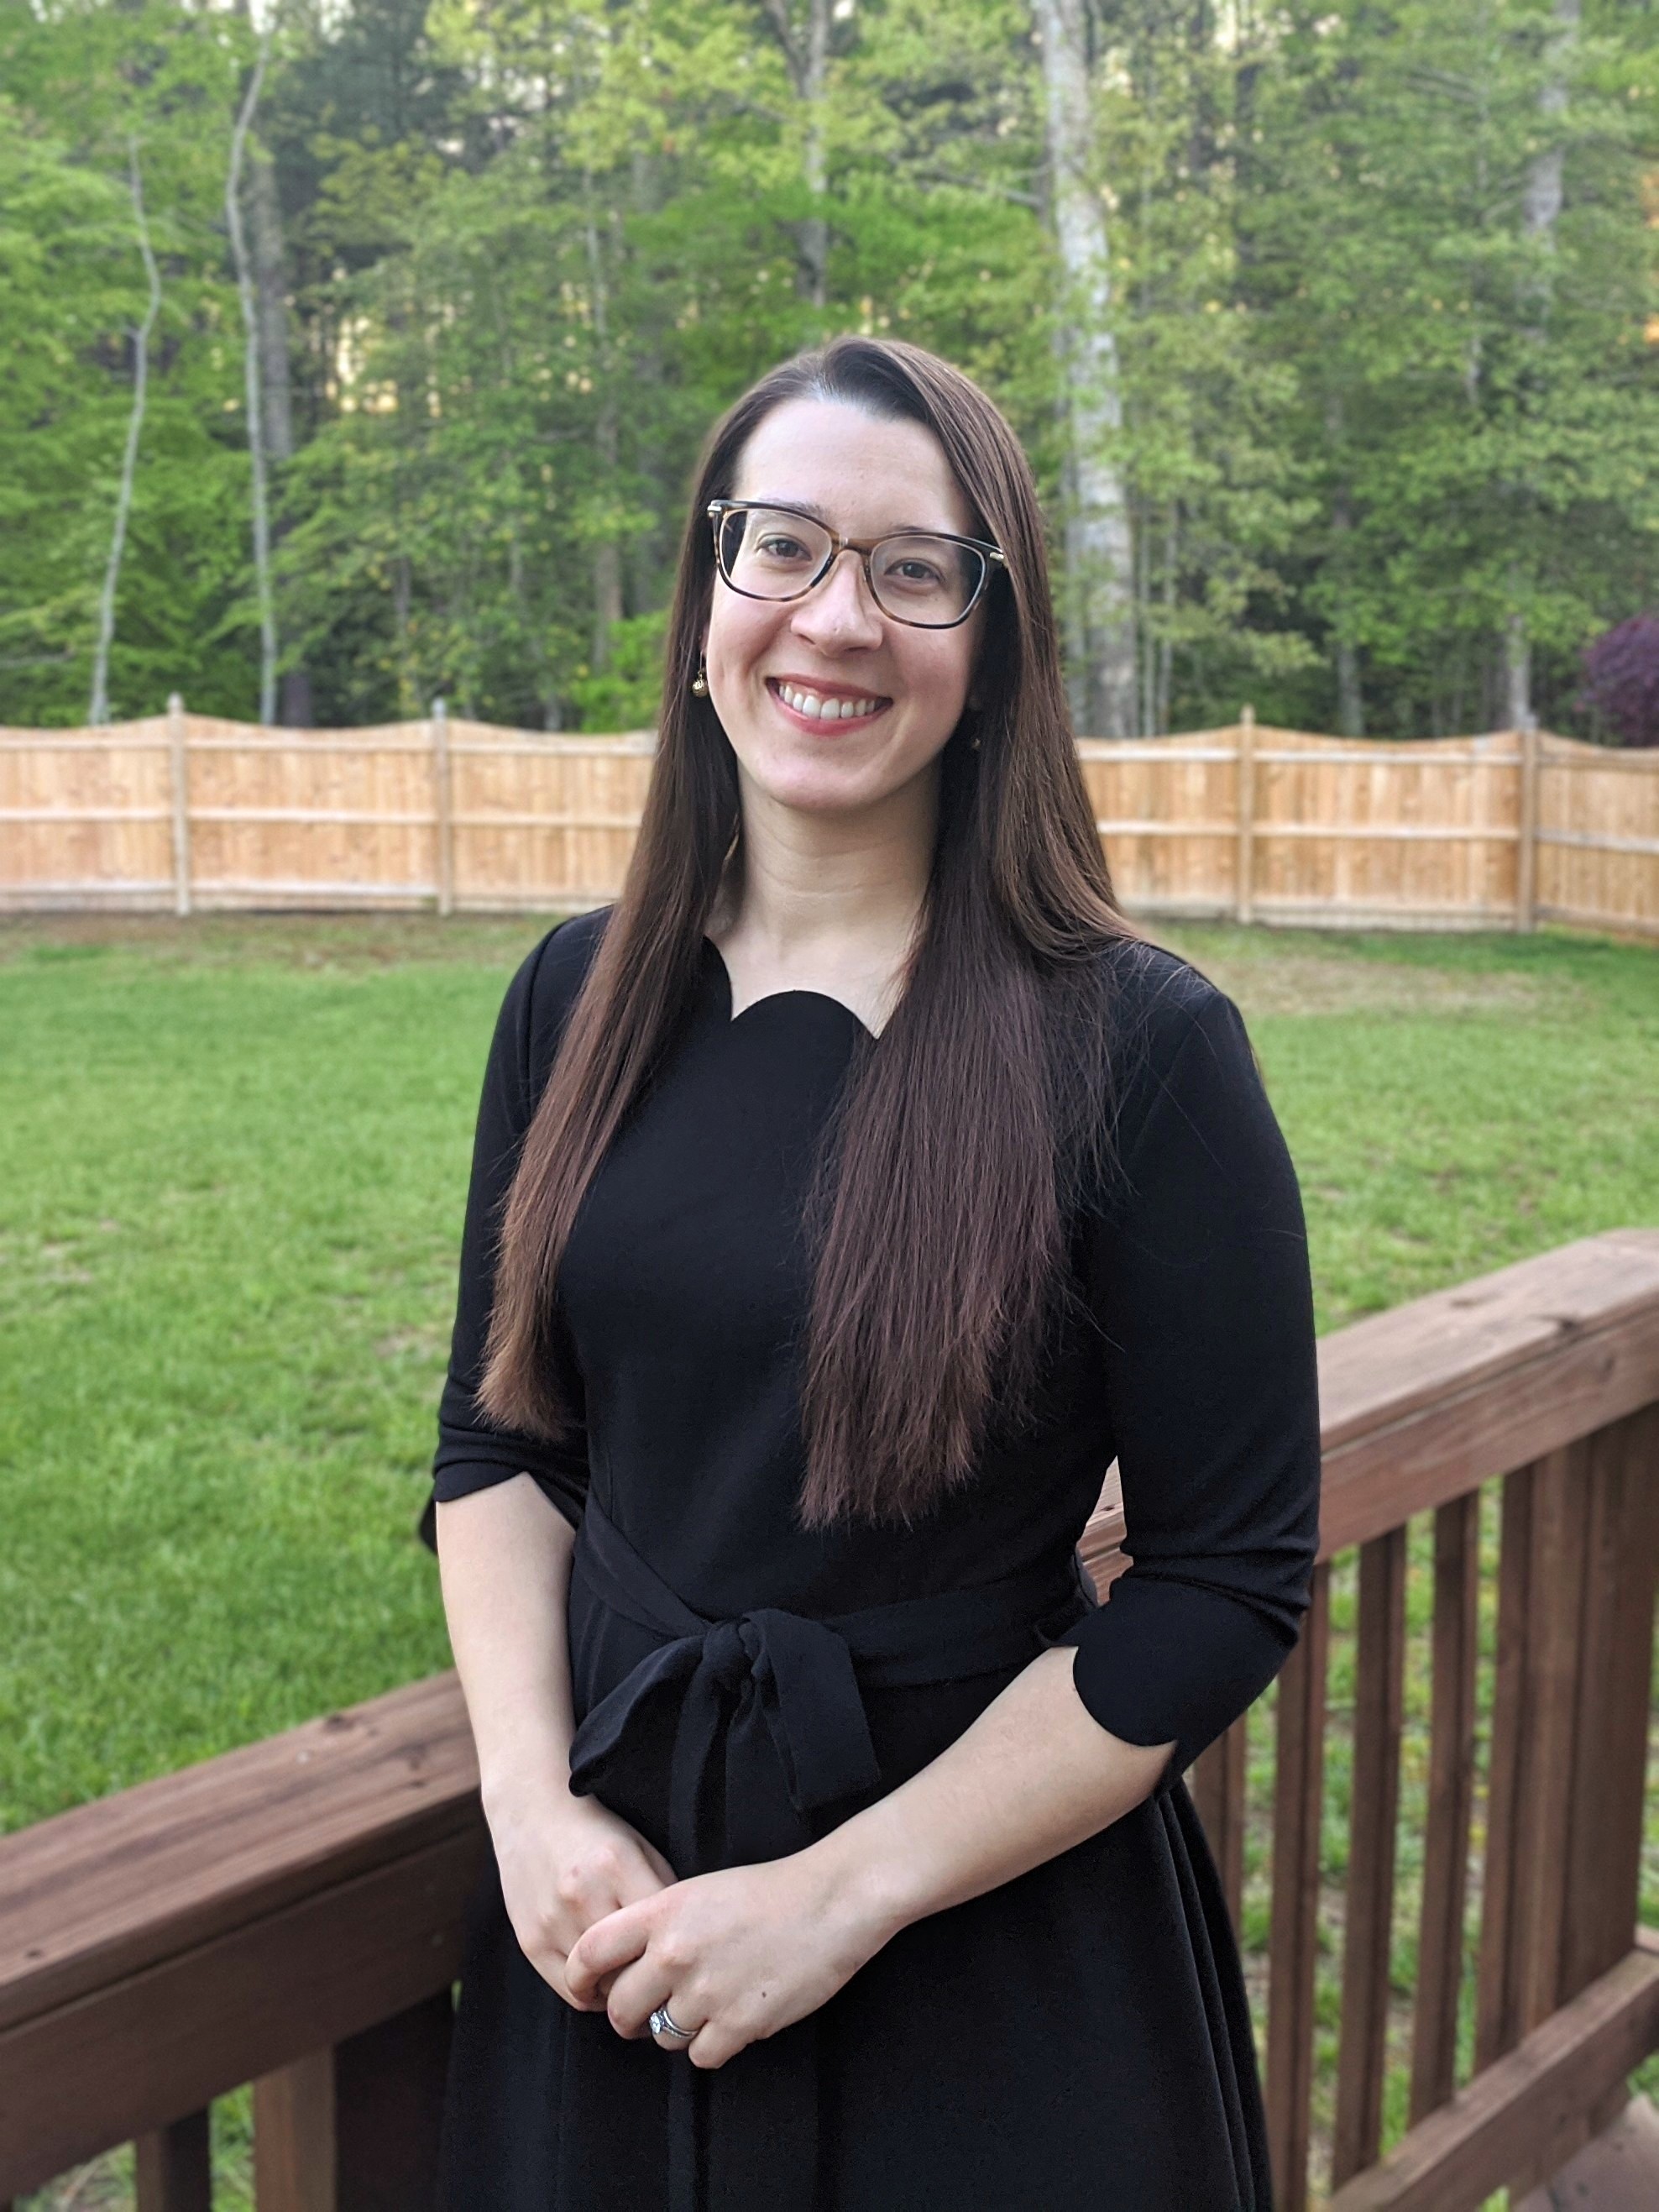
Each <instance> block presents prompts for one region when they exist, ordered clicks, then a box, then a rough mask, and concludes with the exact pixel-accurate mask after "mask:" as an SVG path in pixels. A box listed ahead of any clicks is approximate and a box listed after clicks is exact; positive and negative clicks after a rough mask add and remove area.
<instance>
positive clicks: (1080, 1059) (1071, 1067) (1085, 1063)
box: [479, 337, 1136, 1528]
mask: <svg viewBox="0 0 1659 2212" xmlns="http://www.w3.org/2000/svg"><path fill="white" fill-rule="evenodd" d="M795 398H823V399H830V400H838V401H842V402H848V403H850V404H854V405H856V406H858V407H860V408H862V409H864V410H866V411H867V412H869V413H871V414H873V415H876V416H883V417H886V418H896V419H902V420H906V421H910V422H919V423H921V425H922V426H923V427H924V428H927V429H928V430H931V431H932V432H933V435H934V436H935V437H936V438H937V439H938V440H939V444H940V445H941V447H943V448H944V451H945V458H946V459H947V460H948V461H949V463H950V465H951V470H952V471H953V472H954V474H955V477H956V479H957V483H958V484H959V485H960V486H961V489H962V490H963V494H964V495H965V496H966V498H967V501H968V502H969V506H970V507H971V508H972V509H973V511H974V514H975V525H974V526H975V530H976V531H977V532H981V533H982V534H983V535H985V536H987V537H988V538H993V539H994V541H995V542H996V543H997V544H999V545H1000V547H1001V548H1002V550H1003V552H1004V553H1005V555H1006V560H1007V566H1006V570H1005V571H1004V572H1002V573H1001V574H999V575H998V576H997V579H996V580H995V582H994V584H993V586H991V591H990V598H989V603H988V606H987V614H986V619H985V624H984V629H983V632H982V635H981V648H980V653H979V659H978V665H977V670H976V678H975V695H976V697H977V699H978V705H977V706H976V707H975V708H969V709H967V710H965V711H964V713H963V717H962V720H961V721H960V722H959V723H958V725H957V728H956V729H955V730H954V731H953V732H952V733H951V737H950V738H949V739H948V741H947V742H946V744H945V749H944V751H943V754H942V756H941V757H940V764H939V765H940V781H939V819H938V830H937V836H936V840H935V844H934V850H933V861H932V867H931V873H930V878H929V882H928V885H927V894H926V896H925V900H924V903H923V909H922V914H921V920H920V924H919V927H918V930H917V933H916V936H915V943H914V949H913V951H912V953H911V955H910V958H909V961H908V966H907V970H906V975H905V984H904V989H903V992H902V996H901V998H900V1000H899V1001H898V1004H897V1006H896V1008H895V1009H894V1011H893V1012H892V1014H891V1016H890V1018H889V1020H888V1022H887V1023H886V1024H885V1026H884V1029H883V1030H882V1034H881V1036H880V1038H879V1040H875V1039H872V1038H870V1037H869V1036H867V1034H866V1035H865V1036H862V1037H861V1038H860V1041H859V1042H858V1043H857V1045H856V1046H855V1048H854V1058H853V1062H852V1065H851V1066H850V1067H849V1070H848V1081H847V1084H846V1085H845V1086H844V1088H843V1091H842V1096H841V1100H840V1103H839V1107H838V1109H837V1111H836V1114H835V1115H834V1116H833V1117H832V1121H831V1126H830V1127H829V1129H828V1130H827V1131H826V1133H825V1139H824V1143H823V1149H822V1152H821V1154H820V1157H819V1160H818V1163H817V1171H816V1176H815V1179H814V1182H813V1186H812V1189H811V1194H810V1195H809V1199H808V1205H807V1224H806V1225H807V1231H808V1236H809V1249H810V1250H811V1258H812V1268H813V1274H812V1295H811V1307H810V1314H809V1318H808V1322H807V1328H806V1334H805V1343H804V1346H803V1347H802V1353H803V1357H802V1371H801V1382H800V1404H801V1421H802V1432H803V1441H804V1444H805V1460H806V1477H805V1485H804V1487H803V1490H802V1492H801V1497H800V1499H799V1506H798V1512H799V1518H800V1521H801V1523H802V1525H803V1526H805V1527H807V1528H822V1527H825V1526H827V1525H828V1524H829V1523H830V1522H833V1521H835V1520H836V1519H837V1518H840V1517H842V1516H857V1517H863V1518H869V1519H872V1520H876V1521H899V1522H909V1521H912V1520H914V1519H915V1518H916V1517H918V1516H921V1514H923V1513H925V1512H926V1511H927V1509H928V1508H929V1507H930V1506H931V1505H933V1504H934V1503H935V1502H936V1501H937V1500H938V1499H939V1498H941V1497H943V1496H944V1494H945V1492H947V1491H949V1490H951V1489H952V1488H954V1487H955V1486H957V1485H958V1484H960V1483H962V1482H963V1481H965V1480H968V1479H969V1476H970V1475H971V1474H972V1472H973V1468H974V1465H975V1455H976V1452H977V1451H978V1449H980V1447H981V1444H982V1442H983V1440H984V1437H985V1434H986V1431H987V1423H988V1421H989V1419H990V1417H991V1414H992V1412H993V1408H994V1407H996V1409H997V1410H998V1412H999V1413H1000V1415H1001V1416H1002V1417H1003V1418H1004V1419H1018V1418H1019V1417H1020V1415H1021V1414H1022V1413H1023V1412H1024V1411H1025V1410H1026V1409H1028V1408H1029V1407H1031V1406H1032V1405H1034V1404H1035V1403H1036V1397H1035V1394H1036V1391H1037V1390H1038V1389H1039V1388H1040V1385H1041V1381H1042V1352H1043V1346H1044V1343H1045V1341H1046V1338H1047V1331H1048V1328H1049V1326H1050V1324H1051V1322H1052V1320H1053V1318H1054V1314H1055V1311H1056V1310H1057V1302H1058V1304H1065V1303H1066V1301H1068V1300H1069V1299H1070V1297H1072V1295H1073V1293H1072V1291H1071V1290H1070V1289H1069V1287H1068V1285H1067V1281H1066V1275H1067V1270H1066V1259H1067V1227H1066V1221H1067V1212H1068V1209H1069V1207H1070V1206H1072V1204H1073V1202H1074V1201H1075V1200H1076V1199H1077V1197H1078V1195H1079V1192H1080V1191H1081V1190H1082V1189H1083V1188H1084V1187H1085V1184H1087V1183H1090V1182H1092V1181H1093V1180H1094V1179H1095V1178H1096V1177H1097V1176H1098V1175H1099V1174H1100V1173H1101V1172H1102V1171H1103V1170H1105V1169H1108V1168H1109V1165H1110V1152H1111V1147H1110V1135H1109V1132H1110V1126H1111V1121H1112V1114H1113V1093H1114V1082H1115V1073H1116V1065H1115V1062H1116V1054H1115V1050H1114V1049H1113V1048H1112V1045H1111V1042H1110V1035H1111V1030H1112V1024H1111V1021H1110V1019H1109V1015H1110V1011H1111V1006H1110V1001H1111V990H1110V986H1109V963H1108V962H1107V961H1105V960H1104V959H1103V957H1101V956H1102V953H1103V951H1104V949H1105V947H1106V946H1107V945H1109V944H1110V943H1112V942H1115V941H1116V940H1119V939H1125V938H1132V937H1133V936H1135V934H1136V933H1135V932H1134V931H1133V929H1132V927H1130V925H1129V924H1128V923H1127V921H1125V920H1124V918H1123V916H1122V915H1121V912H1120V911H1119V908H1118V906H1117V903H1116V901H1115V898H1114V896H1113V893H1112V886H1111V879H1110V877H1109V874H1108V872H1107V867H1106V862H1105V860H1104V857H1103V854H1102V852H1101V847H1100V839H1099V837H1098V836H1097V833H1096V829H1095V825H1094V818H1093V810H1092V808H1091V805H1090V804H1089V799H1088V796H1087V793H1086V792H1085V788H1084V783H1083V778H1082V775H1081V772H1080V770H1079V766H1078V759H1077V754H1076V750H1075V748H1074V746H1073V736H1072V730H1071V726H1070V723H1069V720H1068V718H1067V714H1066V696H1065V690H1064V687H1063V684H1062V680H1061V675H1060V656H1059V649H1058V644H1057V641H1056V637H1055V632H1054V611H1053V605H1052V602H1051V599H1050V595H1049V587H1048V562H1047V558H1046V556H1045V552H1044V548H1043V538H1042V517H1041V514H1040V512H1039V509H1038V505H1037V499H1036V487H1035V485H1034V483H1033V482H1032V480H1031V473H1030V468H1029V466H1028V465H1027V463H1026V459H1025V456H1024V453H1023V452H1022V451H1021V449H1020V446H1019V442H1018V439H1017V438H1016V437H1015V436H1014V434H1013V432H1012V430H1011V429H1010V428H1009V426H1008V424H1007V423H1006V421H1005V420H1004V419H1003V417H1002V416H1001V415H1000V413H999V411H998V410H997V409H996V407H995V406H994V404H992V402H991V401H990V400H989V399H987V398H986V397H985V395H984V393H983V392H981V391H980V390H979V388H978V387H977V386H975V384H973V383H971V382H970V381H969V379H968V378H967V377H965V376H963V374H961V372H960V371H959V370H957V369H955V368H951V366H950V364H949V363H948V362H944V361H941V360H939V358H938V357H937V356H934V355H933V354H929V353H925V352H923V351H922V350H921V349H920V348H919V347H916V346H912V345H906V344H902V343H899V342H897V341H896V340H890V339H879V338H866V337H842V338H838V339H836V340H835V341H834V343H831V344H829V345H827V346H824V347H823V348H822V349H818V350H816V351H813V352H810V353H805V354H802V355H799V356H797V358H795V359H794V360H793V361H789V362H784V363H783V364H782V365H781V367H779V368H775V369H773V370H772V371H771V372H770V374H768V375H766V376H764V377H763V378H762V379H761V380H760V381H759V383H757V385H755V386H753V388H752V389H751V390H750V391H749V392H745V393H744V397H743V398H741V399H739V400H738V402H737V404H735V405H734V406H733V407H732V409H731V410H729V411H728V413H727V414H726V416H724V417H723V418H722V419H721V420H720V422H719V423H717V424H716V425H715V427H714V430H713V432H712V433H711V434H710V436H709V439H708V444H707V446H706V447H705V449H704V453H703V458H702V465H701V466H700V468H699V470H698V471H697V476H696V487H695V489H694V491H693V494H692V498H691V506H690V515H689V517H688V519H687V523H686V529H685V536H684V541H683V543H682V546H681V551H680V562H679V574H678V586H677V588H676V591H675V595H674V606H673V612H672V616H671V621H670V625H669V631H668V640H667V650H666V670H665V695H664V700H663V708H662V715H661V720H660V724H659V732H658V746H659V749H658V753H657V757H656V761H655V764H654V768H653V775H652V778H651V784H650V788H649V791H648V793H647V799H646V803H645V810H644V817H643V819H642V821H641V827H640V834H639V838H638V842H637V843H636V844H635V849H634V855H633V859H632V860H631V862H630V863H629V869H628V874H627V878H626V880H625V882H624V884H623V890H622V895H621V896H620V898H619V899H618V900H617V903H616V905H615V907H614V908H613V909H612V911H611V914H610V915H609V916H608V917H607V919H606V922H605V928H604V931H603V933H602V936H601V940H600V944H599V949H598V951H597V952H596V954H595V956H594V958H593V963H592V968H591V969H590V971H589V974H588V975H587V978H586V982H585V984H584V986H583V988H582V990H581V992H580V995H579V997H578V999H577V1000H576V1003H575V1005H574V1007H573V1009H572V1011H571V1014H570V1018H569V1020H568V1024H567V1026H566V1030H565V1033H564V1036H563V1039H562V1043H561V1046H560V1048H559V1051H558V1054H557V1055H556V1060H555V1063H554V1066H553V1069H552V1073H551V1074H550V1078H549V1080H548V1083H547V1086H546V1089H545V1091H544V1093H543V1096H542V1098H541V1101H540V1103H539V1104H538V1108H537V1110H536V1114H535V1117H534V1119H533V1121H532V1123H531V1126H530V1128H529V1131H528V1133H526V1139H525V1142H524V1146H523V1150H522V1152H521V1155H520V1161H519V1165H518V1170H517V1173H516V1175H515V1176H514V1179H513V1188H512V1192H511V1194H510V1196H509V1199H508V1201H507V1207H506V1211H505V1214H504V1217H503V1221H502V1231H501V1252H500V1260H499V1263H498V1267H497V1271H496V1276H495V1304H494V1310H493V1314H492V1318H491V1324H490V1331H489V1350H488V1356H487V1360H486V1365H485V1372H484V1377H483V1384H482V1387H481V1389H480V1393H479V1395H480V1399H481V1401H482V1403H483V1407H484V1409H485V1411H486V1412H487V1413H489V1415H490V1416H491V1418H492V1419H495V1420H498V1421H500V1422H501V1423H503V1424H504V1425H507V1426H509V1427H513V1428H518V1429H520V1430H528V1431H531V1432H532V1433H535V1434H540V1435H551V1436H557V1435H558V1434H559V1433H560V1432H561V1431H562V1429H563V1428H564V1426H565V1423H566V1419H567V1415H566V1410H565V1408H564V1407H563V1405H562V1402H561V1400H560V1396H559V1392H558V1385H557V1382H556V1373H555V1368H556V1362H555V1360H554V1359H553V1358H551V1357H550V1334H551V1331H552V1329H553V1327H554V1314H555V1306H556V1277H557V1272H558V1267H559V1261H560V1257H561V1255H562V1253H563V1251H564V1249H565V1245H566V1243H567V1240H568V1237H569V1234H570V1229H571V1225H572V1222H573V1221H574V1218H575V1214H576V1211H577V1207H578V1206H579V1205H580V1200H581V1199H582V1196H583V1194H584V1193H585V1192H586V1189H587V1188H588V1185H589V1183H590V1182H591V1181H592V1177H593V1175H594V1173H595V1171H596V1170H597V1169H598V1168H599V1164H600V1162H601V1161H602V1160H603V1158H605V1152H606V1151H607V1149H608V1147H609V1146H610V1145H611V1141H612V1139H613V1138H614V1137H615V1135H616V1133H617V1129H618V1127H619V1126H620V1125H621V1123H622V1122H623V1119H624V1117H625V1116H626V1115H627V1114H628V1112H629V1109H630V1107H631V1106H632V1105H633V1104H634V1103H635V1101H636V1100H637V1099H638V1098H639V1097H640V1096H641V1091H642V1089H643V1087H644V1085H646V1084H647V1081H648V1080H649V1079H650V1077H651V1075H652V1073H653V1070H654V1068H655V1066H656V1065H657V1063H658V1061H659V1057H660V1055H661V1054H662V1052H663V1051H664V1049H665V1046H666V1045H667V1043H668V1042H669V1040H670V1038H671V1035H672V1033H673V1030H674V1028H675V1025H676V1024H677V1023H678V1019H679V1018H680V1016H681V1014H682V1012H684V1008H685V1007H686V1005H687V1003H688V1001H689V999H690V995H691V994H692V992H693V990H694V988H695V986H696V976H697V970H698V963H699V961H700V959H701V957H702V936H703V933H704V926H705V924H706V923H707V921H708V919H709V917H710V915H711V913H712V912H713V910H714V908H715V906H716V904H717V902H718V901H719V899H720V894H721V892H722V890H723V889H724V888H725V887H726V884H727V882H728V862H732V863H733V864H734V866H735V867H736V868H737V869H738V870H740V867H741V850H740V833H741V828H742V824H741V819H740V807H739V797H738V775H737V769H736V764H735V761H734V757H733V755H732V748H731V746H730V744H729V743H728V742H727V739H726V734H725V732H724V731H723V730H722V728H721V726H720V721H719V719H718V717H717V716H716V714H715V712H714V705H713V702H712V701H710V700H708V699H706V698H698V697H696V696H694V695H693V694H692V692H691V690H690V683H691V679H692V677H693V675H694V673H695V671H696V666H697V660H698V652H699V645H700V641H701V639H702V635H703V632H704V629H705V626H706V623H707V621H708V608H709V603H710V596H711V594H712V592H713V590H714V549H713V543H712V538H711V533H710V531H709V527H708V523H707V521H706V520H705V519H704V510H705V508H706V507H707V504H708V501H709V500H711V499H718V498H722V497H726V496H729V495H731V493H732V489H733V486H734V483H735V480H736V476H737V471H738V463H739V460H740V458H741V456H742V453H743V450H744V445H745V443H746V442H747V441H748V439H749V437H750V435H751V433H752V432H753V431H754V429H755V428H756V427H757V425H758V424H759V422H761V421H762V419H763V417H764V416H766V415H768V414H769V413H770V411H771V410H772V409H774V408H775V407H777V406H780V405H781V404H782V403H783V402H785V401H786V400H789V399H795ZM975 736H977V737H978V738H979V740H980V742H979V744H978V745H977V747H974V746H973V745H972V744H971V739H972V738H974V737H975Z"/></svg>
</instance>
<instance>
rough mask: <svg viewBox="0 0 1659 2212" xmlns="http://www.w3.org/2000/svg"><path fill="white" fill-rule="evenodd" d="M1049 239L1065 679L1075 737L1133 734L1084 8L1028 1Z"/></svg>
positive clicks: (1127, 565)
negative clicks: (1067, 471) (1062, 450)
mask: <svg viewBox="0 0 1659 2212" xmlns="http://www.w3.org/2000/svg"><path fill="white" fill-rule="evenodd" d="M1033 13H1034V15H1035V18H1036V28H1037V33H1038V35H1039V37H1040V39H1041V40H1042V78H1043V91H1044V95H1045V98H1044V110H1045V120H1046V126H1047V140H1048V168H1049V172H1050V178H1051V191H1052V201H1053V206H1054V229H1055V234H1056V238H1057V241H1058V244H1059V248H1060V267H1061V271H1062V275H1063V279H1064V283H1065V287H1066V296H1065V299H1064V301H1063V303H1062V308H1061V314H1060V326H1061V331H1062V333H1063V337H1062V343H1063V347H1064V367H1063V376H1064V381H1065V398H1066V443H1067V448H1068V458H1069V460H1070V465H1071V471H1072V477H1073V494H1072V496H1071V498H1070V499H1069V500H1068V501H1067V503H1066V518H1065V529H1066V569H1067V580H1068V586H1069V588H1070V589H1071V591H1072V592H1074V593H1075V595H1076V607H1077V617H1076V627H1077V629H1078V630H1079V632H1080V633H1081V644H1082V664H1081V665H1080V666H1078V665H1074V666H1073V669H1072V670H1071V671H1069V678H1068V681H1069V686H1070V689H1071V692H1072V711H1073V717H1074V719H1075V720H1077V722H1078V724H1079V732H1080V734H1082V735H1085V736H1089V737H1103V738H1124V737H1130V736H1133V733H1134V730H1135V726H1136V719H1137V718H1136V712H1135V690H1136V686H1135V664H1136V654H1135V623H1134V562H1133V546H1132V544H1131V538H1130V528H1129V512H1128V503H1127V499H1126V497H1125V494H1124V486H1123V482H1122V478H1121V475H1120V474H1119V471H1118V467H1117V465H1116V461H1115V458H1114V456H1113V453H1112V451H1111V447H1112V446H1113V444H1114V443H1115V441H1116V439H1117V437H1118V436H1119V435H1120V433H1121V429H1122V427H1123V398H1122V392H1121V386H1120V380H1119V375H1118V358H1117V342H1116V339H1115V337H1114V335H1113V331H1112V323H1111V308H1112V289H1111V261H1110V254H1109V241H1108V239H1107V234H1106V216H1105V210H1104V206H1103V202H1102V200H1101V197H1100V195H1099V193H1098V192H1097V191H1095V190H1094V189H1093V188H1092V187H1091V184H1090V181H1089V143H1090V116H1089V74H1088V55H1087V48H1086V46H1085V36H1084V0H1034V8H1033Z"/></svg>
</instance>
